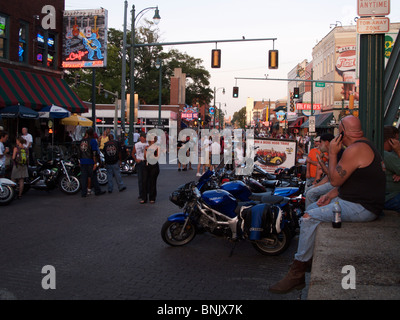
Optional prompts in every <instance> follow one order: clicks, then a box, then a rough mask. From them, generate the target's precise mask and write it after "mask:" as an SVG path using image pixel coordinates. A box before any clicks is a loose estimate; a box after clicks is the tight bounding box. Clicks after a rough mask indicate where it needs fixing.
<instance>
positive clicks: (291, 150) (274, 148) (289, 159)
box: [254, 138, 297, 173]
mask: <svg viewBox="0 0 400 320" xmlns="http://www.w3.org/2000/svg"><path fill="white" fill-rule="evenodd" d="M254 146H255V147H256V148H257V147H258V148H257V149H256V150H255V153H256V156H257V161H255V164H257V165H259V166H260V167H261V168H263V169H264V170H266V171H267V172H270V173H273V172H275V170H276V169H277V168H291V167H293V166H294V165H295V164H296V152H297V144H296V141H294V140H275V139H264V138H258V139H254Z"/></svg>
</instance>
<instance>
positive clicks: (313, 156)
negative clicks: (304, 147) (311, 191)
mask: <svg viewBox="0 0 400 320" xmlns="http://www.w3.org/2000/svg"><path fill="white" fill-rule="evenodd" d="M317 154H321V151H320V150H319V149H317V148H312V149H311V150H310V152H309V153H308V157H309V158H310V160H311V161H318V159H317ZM308 165H309V166H310V177H311V178H315V176H316V175H317V166H316V165H314V164H312V163H309V164H308Z"/></svg>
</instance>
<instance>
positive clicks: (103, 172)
mask: <svg viewBox="0 0 400 320" xmlns="http://www.w3.org/2000/svg"><path fill="white" fill-rule="evenodd" d="M97 181H98V182H99V185H101V186H104V185H106V184H107V182H108V176H107V169H105V168H100V169H99V170H97Z"/></svg>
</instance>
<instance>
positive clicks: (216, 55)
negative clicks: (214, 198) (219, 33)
mask: <svg viewBox="0 0 400 320" xmlns="http://www.w3.org/2000/svg"><path fill="white" fill-rule="evenodd" d="M211 68H221V50H219V49H214V50H212V51H211Z"/></svg>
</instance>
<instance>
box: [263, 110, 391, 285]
mask: <svg viewBox="0 0 400 320" xmlns="http://www.w3.org/2000/svg"><path fill="white" fill-rule="evenodd" d="M339 133H340V134H339V135H338V136H337V137H335V138H334V139H333V140H332V141H331V143H330V146H329V179H330V182H331V184H332V185H333V186H334V187H335V189H333V190H331V191H330V192H328V193H327V194H326V195H323V196H322V197H321V198H320V199H319V200H318V202H316V203H313V204H311V205H310V206H309V207H308V208H307V210H306V212H305V214H304V216H303V217H302V222H301V227H300V236H299V243H298V248H297V253H296V254H295V260H294V262H293V264H292V266H291V268H290V270H289V272H288V274H287V275H286V276H285V277H284V278H283V279H282V280H280V281H279V282H277V283H276V284H274V285H272V286H271V287H270V288H269V290H270V291H271V292H274V293H287V292H290V291H292V290H293V289H302V288H304V286H305V272H306V270H307V269H309V268H310V267H311V262H312V255H313V250H314V240H315V234H316V229H317V226H318V225H319V223H320V222H330V221H332V207H333V204H334V203H335V201H338V202H339V204H340V207H341V209H342V221H351V222H366V221H372V220H375V219H376V218H377V216H378V215H379V214H381V212H382V210H383V206H384V202H385V184H386V179H385V173H384V168H383V161H382V158H381V155H380V154H379V152H378V151H377V150H376V148H375V146H374V145H373V144H372V143H371V142H370V141H369V140H368V139H367V138H365V137H364V136H363V132H362V130H361V123H360V120H359V119H358V118H356V117H354V116H347V117H344V118H343V119H342V120H341V122H340V124H339ZM342 136H343V138H342ZM342 145H344V146H346V147H347V148H346V149H345V151H344V152H343V155H342V157H341V158H340V160H339V162H338V161H337V154H338V152H340V150H341V148H342ZM371 186H373V188H371Z"/></svg>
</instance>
